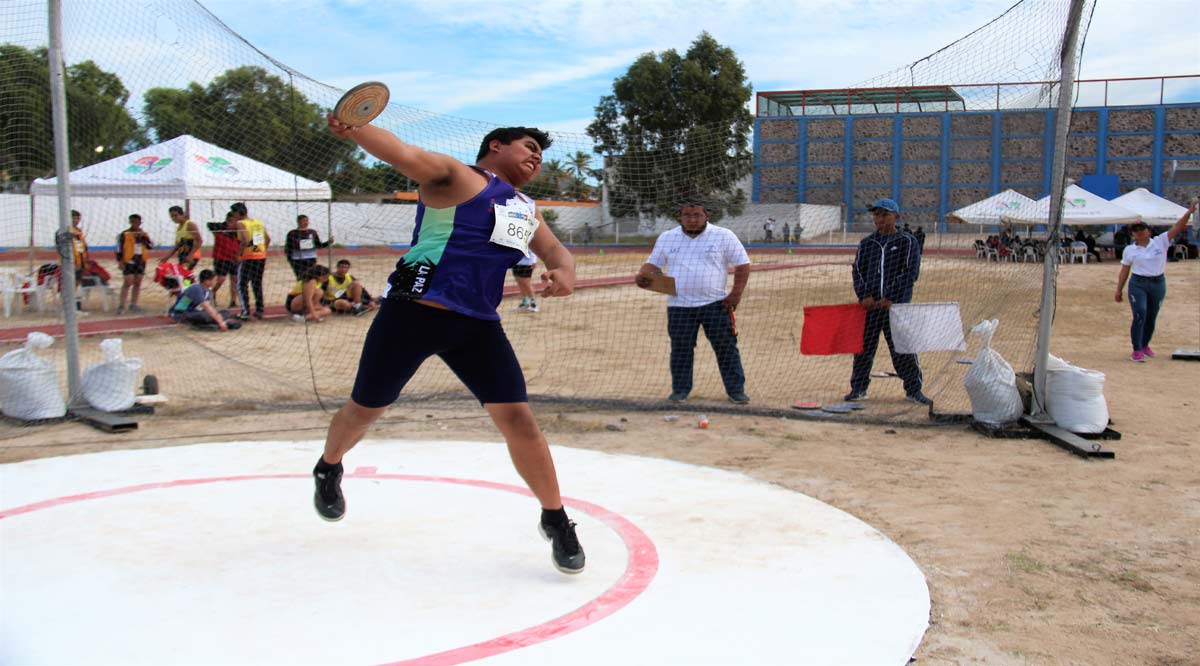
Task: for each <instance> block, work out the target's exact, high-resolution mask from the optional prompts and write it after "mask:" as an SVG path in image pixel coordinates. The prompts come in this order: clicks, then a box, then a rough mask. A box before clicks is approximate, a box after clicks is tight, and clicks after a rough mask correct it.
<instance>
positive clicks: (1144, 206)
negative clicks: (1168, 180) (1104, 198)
mask: <svg viewBox="0 0 1200 666" xmlns="http://www.w3.org/2000/svg"><path fill="white" fill-rule="evenodd" d="M1112 202H1113V203H1115V204H1117V205H1118V206H1120V207H1122V208H1127V209H1129V210H1131V211H1133V212H1135V213H1137V214H1138V215H1141V216H1142V221H1143V222H1145V223H1146V224H1175V222H1176V221H1177V220H1178V219H1179V218H1181V217H1183V214H1184V213H1186V212H1187V209H1186V208H1184V207H1183V206H1180V205H1179V204H1177V203H1175V202H1173V201H1171V200H1169V199H1164V198H1162V197H1160V196H1158V195H1157V194H1155V193H1153V192H1151V191H1150V190H1147V189H1146V188H1144V187H1139V188H1137V189H1136V190H1134V191H1132V192H1126V193H1125V194H1122V195H1121V196H1119V197H1117V198H1116V199H1113V200H1112Z"/></svg>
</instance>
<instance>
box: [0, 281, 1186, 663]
mask: <svg viewBox="0 0 1200 666" xmlns="http://www.w3.org/2000/svg"><path fill="white" fill-rule="evenodd" d="M993 266H995V265H994V264H993ZM997 268H998V267H997ZM1003 270H1011V269H1003ZM780 272H781V273H782V272H783V271H780ZM1116 272H1117V267H1116V265H1115V264H1114V263H1112V262H1107V261H1106V262H1105V263H1103V264H1099V265H1095V264H1089V265H1070V266H1063V267H1062V270H1061V277H1060V289H1059V301H1058V308H1057V318H1056V322H1055V328H1054V334H1053V342H1052V351H1053V352H1054V353H1055V354H1057V355H1059V356H1062V357H1064V358H1066V359H1068V360H1070V361H1072V362H1074V363H1075V364H1077V365H1080V366H1082V367H1086V368H1091V369H1094V370H1099V371H1101V372H1104V373H1105V374H1106V377H1107V381H1106V387H1105V394H1106V397H1107V400H1108V405H1109V410H1110V413H1111V417H1112V420H1113V423H1114V428H1116V429H1117V430H1119V431H1120V432H1121V433H1122V435H1123V438H1122V439H1121V440H1120V441H1115V442H1110V443H1108V446H1109V448H1111V449H1113V450H1114V451H1115V452H1116V455H1117V457H1116V459H1115V460H1108V461H1099V460H1096V461H1087V460H1084V459H1081V458H1078V457H1075V456H1072V455H1070V454H1068V453H1066V452H1065V451H1063V450H1062V449H1059V448H1056V447H1054V446H1052V445H1050V444H1049V443H1047V442H1044V441H1040V440H1002V439H989V438H986V437H984V436H982V435H979V434H976V433H975V432H973V431H971V430H970V429H968V428H966V427H964V426H960V425H956V426H922V427H911V426H910V425H905V426H901V425H894V426H888V425H864V424H855V423H838V422H831V421H828V420H824V421H819V420H794V419H783V418H778V417H767V416H750V415H734V414H715V415H714V414H710V420H711V421H712V425H711V426H710V428H709V429H707V430H699V429H697V428H696V427H695V419H694V416H693V415H689V414H684V415H683V416H682V418H680V419H679V420H677V421H673V422H668V421H666V420H664V415H665V414H667V413H669V412H665V411H658V412H647V411H629V412H616V411H596V410H589V409H585V408H580V407H564V406H561V405H557V404H537V405H535V409H536V411H537V412H538V414H539V417H540V420H541V422H542V424H543V426H544V428H545V430H546V432H547V435H548V437H549V439H550V441H551V443H552V444H554V445H559V446H570V447H580V448H589V449H596V450H602V451H608V452H614V453H628V454H633V455H641V456H651V457H660V458H667V459H671V460H678V461H682V462H687V463H692V464H696V465H707V466H714V467H719V468H723V469H728V470H735V471H739V472H744V473H746V474H748V475H750V476H752V477H754V478H757V479H761V480H763V481H766V482H769V483H775V484H779V485H781V486H783V487H786V488H789V489H792V490H795V491H797V492H800V493H804V494H806V495H809V496H811V497H814V498H817V499H819V500H821V501H824V502H827V503H829V504H831V505H833V506H835V507H838V508H840V509H842V510H844V511H847V512H849V513H851V514H853V515H855V516H857V517H859V518H861V519H862V520H864V521H866V522H868V523H870V524H871V525H873V526H875V527H877V528H878V529H880V530H881V531H883V532H884V533H885V534H887V535H888V536H889V537H890V538H891V539H893V540H894V541H895V542H896V543H898V544H899V545H900V546H901V547H903V548H904V549H905V550H906V551H907V552H908V553H909V555H910V556H911V557H912V558H913V560H914V561H915V562H916V563H917V564H918V565H919V566H920V567H921V569H922V570H923V571H924V572H925V575H926V577H927V579H928V583H929V588H930V593H931V597H932V599H933V611H932V617H931V626H930V629H929V631H928V633H927V634H926V636H925V639H924V641H923V643H922V645H921V647H920V649H919V650H918V652H917V655H916V656H917V659H918V663H925V664H938V665H942V664H1056V665H1057V664H1089V665H1090V664H1130V665H1134V664H1150V665H1156V666H1176V665H1180V666H1181V665H1185V664H1198V663H1200V660H1198V658H1197V655H1200V558H1198V557H1197V556H1196V551H1197V548H1198V547H1200V439H1198V438H1197V432H1198V431H1200V416H1198V414H1200V409H1198V408H1200V397H1197V393H1196V387H1197V386H1198V385H1200V363H1195V362H1185V361H1173V360H1171V359H1170V358H1169V356H1170V353H1171V351H1172V350H1174V349H1176V348H1200V262H1198V261H1190V262H1185V263H1182V264H1179V263H1175V264H1170V265H1169V266H1168V269H1167V275H1168V293H1167V300H1166V303H1165V308H1164V311H1163V313H1162V315H1161V316H1160V318H1159V328H1158V332H1157V333H1156V334H1155V341H1154V347H1155V348H1156V349H1157V350H1158V351H1159V356H1158V358H1156V359H1153V360H1151V361H1150V362H1148V363H1142V364H1139V363H1131V362H1130V361H1128V360H1127V357H1128V354H1129V351H1130V350H1129V349H1128V323H1129V318H1130V315H1129V310H1128V306H1127V305H1125V304H1116V303H1114V302H1113V299H1112V292H1113V286H1114V284H1115V279H1116ZM577 296H580V297H581V300H585V299H586V298H588V297H587V295H586V293H585V292H580V294H578V295H577ZM593 298H595V296H593ZM747 308H748V309H749V304H747ZM350 321H352V320H348V321H347V323H346V324H345V325H350V323H349V322H350ZM739 322H740V320H739ZM964 322H968V316H967V315H966V314H964ZM280 325H281V326H283V325H284V324H283V323H282V322H281V323H280ZM337 325H338V326H341V325H343V324H341V323H338V324H337ZM506 325H507V322H506ZM968 325H970V324H969V322H968ZM530 326H532V324H530ZM263 330H266V329H263ZM280 330H283V329H282V328H281V329H280ZM329 330H334V329H329ZM530 330H533V329H530ZM519 333H520V332H519V331H515V332H513V333H512V334H513V336H514V338H515V337H518V335H519ZM539 334H540V331H539ZM546 334H547V337H552V336H553V335H554V331H546ZM539 337H540V335H539ZM210 340H211V338H210ZM277 342H278V341H277ZM205 344H212V343H205ZM257 344H260V343H256V345H257ZM261 344H263V345H268V346H269V345H270V344H271V343H270V341H269V339H268V340H267V341H266V342H262V343H261ZM789 344H790V343H789ZM1020 346H1022V347H1027V346H1028V343H1027V342H1021V343H1020ZM519 351H520V350H519ZM522 353H524V352H522ZM697 359H698V366H699V365H700V362H701V361H702V360H704V359H705V357H704V356H703V354H702V353H698V355H697ZM522 360H523V364H524V363H525V362H526V359H525V358H524V356H522ZM531 362H533V361H531ZM709 362H710V363H711V361H709ZM951 362H952V361H951ZM842 365H843V366H845V365H846V364H845V363H842ZM880 368H886V369H890V368H889V367H888V363H887V361H886V360H884V359H883V358H882V357H881V359H880V361H879V364H877V366H876V369H877V370H878V369H880ZM845 369H846V368H845V367H842V368H840V369H839V370H838V373H839V374H838V380H837V381H838V382H839V385H840V384H841V383H844V382H845V377H844V376H842V375H844V374H845V373H844V371H845ZM654 372H657V370H655V371H654ZM307 373H308V371H307V369H305V370H304V371H303V372H300V371H296V373H295V374H294V375H288V376H283V377H281V378H280V380H281V381H300V379H297V378H303V376H305V375H307ZM651 374H653V372H652V373H648V375H651ZM538 381H539V380H538V379H537V378H536V377H535V378H532V379H531V386H533V385H534V384H536V383H537V382H538ZM648 381H655V382H659V383H661V381H660V380H659V379H657V378H656V379H654V380H648ZM597 382H598V383H602V382H603V377H598V378H597ZM944 383H945V384H946V386H943V387H941V388H942V390H943V391H946V392H949V391H951V390H952V388H953V387H951V386H949V384H950V383H952V382H951V380H945V382H944ZM659 388H660V387H659V385H658V384H655V385H654V386H653V389H654V390H658V389H659ZM328 420H329V414H328V413H325V412H322V411H320V410H311V411H286V412H278V411H274V410H272V409H270V408H263V407H259V408H257V409H254V410H252V411H246V410H242V411H238V410H231V409H223V410H219V411H213V410H209V411H206V412H204V413H203V414H202V418H195V417H191V418H189V416H188V415H187V414H179V413H174V414H173V413H171V410H165V411H162V412H160V414H159V415H156V416H152V417H146V418H143V419H142V420H141V421H140V426H139V429H138V430H137V431H136V432H134V433H131V434H126V435H108V434H104V433H100V432H97V431H95V430H92V429H90V428H88V427H87V426H84V425H80V424H76V423H65V424H60V425H54V426H47V427H42V428H37V429H28V430H26V431H19V432H15V433H9V436H7V437H6V438H3V439H0V461H2V462H14V461H19V460H25V459H30V458H37V457H45V456H58V455H70V454H76V453H82V452H89V451H100V450H108V449H114V448H150V447H162V446H174V445H180V444H186V443H192V442H207V441H228V440H239V441H240V440H253V439H277V438H279V437H280V436H281V433H285V432H286V433H290V434H291V436H292V437H294V438H296V439H320V438H321V437H322V436H323V434H324V430H325V427H326V426H327V424H328ZM608 426H613V427H614V428H616V429H609V428H608ZM370 437H372V438H400V439H434V440H437V439H480V440H495V439H496V437H497V436H496V434H495V432H494V430H493V429H492V428H491V426H490V423H489V422H488V421H487V419H486V417H485V416H483V414H482V412H481V411H480V410H479V409H478V408H477V407H475V406H473V405H471V404H469V403H457V402H455V403H446V402H438V401H429V402H420V403H415V404H408V405H405V406H403V407H397V408H394V409H393V410H392V411H391V412H390V413H389V415H388V416H387V417H386V418H385V419H384V421H383V422H381V424H380V425H379V426H378V427H376V428H375V429H374V430H373V431H372V432H371V434H370ZM352 459H353V454H351V460H352ZM562 485H563V488H564V492H565V493H566V494H568V495H569V494H570V488H571V481H570V479H562ZM751 529H771V517H770V516H763V522H762V525H760V526H755V527H753V528H751ZM584 539H585V543H586V535H585V536H584ZM783 592H784V593H786V594H791V595H794V597H795V599H796V603H804V591H803V590H791V591H783Z"/></svg>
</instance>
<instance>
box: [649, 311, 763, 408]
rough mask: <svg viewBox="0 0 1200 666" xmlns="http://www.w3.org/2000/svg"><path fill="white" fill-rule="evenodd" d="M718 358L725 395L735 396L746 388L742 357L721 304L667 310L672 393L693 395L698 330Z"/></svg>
mask: <svg viewBox="0 0 1200 666" xmlns="http://www.w3.org/2000/svg"><path fill="white" fill-rule="evenodd" d="M701 326H703V327H704V336H705V337H706V338H708V342H709V344H711V345H712V348H713V352H714V353H716V355H717V367H718V368H719V369H720V370H721V381H722V382H724V383H725V392H726V393H728V394H730V395H734V394H737V393H741V392H743V391H744V390H745V388H746V375H745V373H744V372H743V370H742V356H741V354H740V353H739V352H738V347H737V335H736V334H735V333H734V329H733V319H732V318H731V317H730V314H729V312H728V311H726V310H725V304H724V302H722V301H714V302H712V303H709V304H708V305H701V306H700V307H698V308H679V307H668V308H667V335H668V336H670V338H671V391H672V392H674V393H683V394H684V395H686V394H688V393H691V392H692V365H693V364H694V362H695V358H696V338H697V335H698V333H699V331H700V327H701Z"/></svg>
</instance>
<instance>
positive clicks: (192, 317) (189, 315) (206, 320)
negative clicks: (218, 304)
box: [171, 309, 233, 329]
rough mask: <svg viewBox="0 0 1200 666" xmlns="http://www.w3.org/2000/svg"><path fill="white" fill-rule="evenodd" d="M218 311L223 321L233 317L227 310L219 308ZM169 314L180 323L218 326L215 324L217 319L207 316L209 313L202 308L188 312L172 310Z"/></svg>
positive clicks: (203, 326)
mask: <svg viewBox="0 0 1200 666" xmlns="http://www.w3.org/2000/svg"><path fill="white" fill-rule="evenodd" d="M218 312H219V313H220V315H221V318H222V319H224V320H225V321H229V320H230V319H231V318H232V317H233V315H232V314H230V313H229V310H219V311H218ZM171 315H172V316H173V317H174V319H175V321H177V322H179V323H181V324H191V325H192V326H195V327H196V328H206V329H207V328H219V327H218V326H217V320H216V319H213V318H212V317H211V316H209V314H208V313H207V312H205V311H204V310H200V309H196V310H191V311H188V312H173V313H171Z"/></svg>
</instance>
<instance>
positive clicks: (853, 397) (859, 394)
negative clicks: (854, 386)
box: [842, 391, 867, 402]
mask: <svg viewBox="0 0 1200 666" xmlns="http://www.w3.org/2000/svg"><path fill="white" fill-rule="evenodd" d="M842 399H843V400H845V401H846V402H862V401H863V400H866V399H867V392H866V391H851V392H849V393H847V394H846V397H845V398H842Z"/></svg>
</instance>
